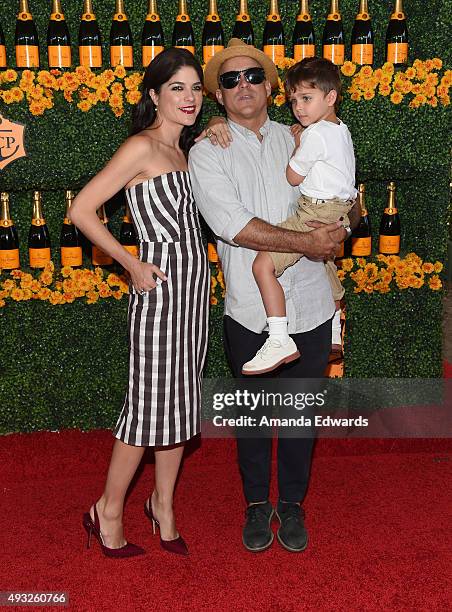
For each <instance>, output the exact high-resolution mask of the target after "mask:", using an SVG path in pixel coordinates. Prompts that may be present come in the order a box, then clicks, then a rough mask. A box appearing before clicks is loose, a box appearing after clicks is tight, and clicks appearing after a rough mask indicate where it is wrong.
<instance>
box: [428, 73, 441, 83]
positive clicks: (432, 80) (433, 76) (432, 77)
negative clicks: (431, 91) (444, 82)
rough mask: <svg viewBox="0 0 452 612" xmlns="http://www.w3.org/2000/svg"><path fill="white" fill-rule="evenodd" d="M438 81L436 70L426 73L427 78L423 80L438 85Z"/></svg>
mask: <svg viewBox="0 0 452 612" xmlns="http://www.w3.org/2000/svg"><path fill="white" fill-rule="evenodd" d="M438 81H439V79H438V75H437V73H436V72H431V73H430V74H428V75H427V78H426V79H425V82H426V83H428V84H429V85H438Z"/></svg>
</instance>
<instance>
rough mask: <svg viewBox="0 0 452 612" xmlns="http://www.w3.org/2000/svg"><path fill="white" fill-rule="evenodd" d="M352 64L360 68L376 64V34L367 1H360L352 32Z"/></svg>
mask: <svg viewBox="0 0 452 612" xmlns="http://www.w3.org/2000/svg"><path fill="white" fill-rule="evenodd" d="M352 62H353V63H354V64H359V65H360V66H363V65H366V64H368V65H369V66H372V64H373V62H374V34H373V32H372V22H371V20H370V15H369V7H368V2H367V0H360V3H359V13H358V14H357V15H356V18H355V23H354V24H353V30H352Z"/></svg>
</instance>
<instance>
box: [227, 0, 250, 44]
mask: <svg viewBox="0 0 452 612" xmlns="http://www.w3.org/2000/svg"><path fill="white" fill-rule="evenodd" d="M232 38H240V40H243V42H244V43H246V44H247V45H254V31H253V26H252V23H251V17H250V14H249V11H248V0H240V6H239V12H238V14H237V17H236V18H235V24H234V29H233V31H232Z"/></svg>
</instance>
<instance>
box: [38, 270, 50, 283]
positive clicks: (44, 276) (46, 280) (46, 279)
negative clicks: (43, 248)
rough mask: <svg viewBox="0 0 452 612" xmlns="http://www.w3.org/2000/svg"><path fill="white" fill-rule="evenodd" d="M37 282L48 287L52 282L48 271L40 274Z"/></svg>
mask: <svg viewBox="0 0 452 612" xmlns="http://www.w3.org/2000/svg"><path fill="white" fill-rule="evenodd" d="M39 280H40V281H41V283H42V284H43V285H50V284H51V283H52V281H53V276H52V273H51V272H48V271H44V272H41V274H40V276H39Z"/></svg>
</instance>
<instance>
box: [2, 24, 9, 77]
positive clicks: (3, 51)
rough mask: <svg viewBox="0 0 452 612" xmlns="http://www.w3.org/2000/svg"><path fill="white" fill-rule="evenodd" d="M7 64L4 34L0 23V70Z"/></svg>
mask: <svg viewBox="0 0 452 612" xmlns="http://www.w3.org/2000/svg"><path fill="white" fill-rule="evenodd" d="M7 66H8V62H7V60H6V44H5V36H4V34H3V30H2V25H1V24H0V70H4V69H5V68H7Z"/></svg>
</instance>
